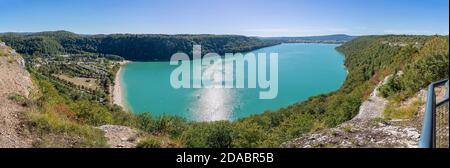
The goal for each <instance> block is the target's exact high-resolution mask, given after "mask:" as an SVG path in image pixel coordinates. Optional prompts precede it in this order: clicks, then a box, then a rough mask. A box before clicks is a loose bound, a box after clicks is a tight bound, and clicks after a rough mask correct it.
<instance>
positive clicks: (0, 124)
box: [0, 46, 33, 148]
mask: <svg viewBox="0 0 450 168" xmlns="http://www.w3.org/2000/svg"><path fill="white" fill-rule="evenodd" d="M0 49H2V50H9V48H7V47H6V46H3V47H0ZM23 65H24V61H23V59H22V58H21V57H20V56H19V55H16V56H13V55H7V56H0V148H21V147H31V142H32V141H31V139H30V138H28V135H27V133H25V130H26V129H25V127H24V125H23V124H22V123H21V119H20V115H19V113H20V111H24V110H26V108H25V107H22V106H21V105H19V104H18V103H17V102H14V101H12V100H10V99H9V97H10V96H12V95H21V96H24V97H27V96H29V93H30V90H32V86H33V85H32V82H31V79H30V75H29V74H28V72H27V71H26V70H25V69H24V66H23Z"/></svg>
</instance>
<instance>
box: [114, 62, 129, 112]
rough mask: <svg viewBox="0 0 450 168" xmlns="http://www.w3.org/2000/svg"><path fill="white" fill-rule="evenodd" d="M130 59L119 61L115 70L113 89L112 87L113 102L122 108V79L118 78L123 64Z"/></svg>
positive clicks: (123, 105) (123, 106)
mask: <svg viewBox="0 0 450 168" xmlns="http://www.w3.org/2000/svg"><path fill="white" fill-rule="evenodd" d="M129 62H130V61H122V62H119V64H120V69H119V70H118V71H117V73H116V77H115V79H114V89H113V103H114V104H117V105H119V106H120V107H122V108H126V107H125V104H124V103H123V102H124V100H123V99H124V97H123V96H124V95H123V90H122V83H121V82H122V81H121V80H120V79H121V78H120V76H121V74H122V71H123V66H124V65H125V64H127V63H129Z"/></svg>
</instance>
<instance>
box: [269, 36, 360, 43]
mask: <svg viewBox="0 0 450 168" xmlns="http://www.w3.org/2000/svg"><path fill="white" fill-rule="evenodd" d="M354 38H356V36H350V35H346V34H334V35H326V36H305V37H260V39H262V40H266V41H276V42H284V43H345V42H347V41H350V40H353V39H354Z"/></svg>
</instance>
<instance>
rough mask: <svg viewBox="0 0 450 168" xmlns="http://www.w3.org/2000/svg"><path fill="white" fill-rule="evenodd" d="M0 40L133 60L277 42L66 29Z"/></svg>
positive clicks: (32, 50) (27, 50) (24, 48)
mask: <svg viewBox="0 0 450 168" xmlns="http://www.w3.org/2000/svg"><path fill="white" fill-rule="evenodd" d="M0 40H2V41H4V42H6V44H7V45H10V46H11V47H13V48H14V49H16V50H17V51H18V52H19V53H23V54H27V55H43V56H46V55H61V54H86V53H100V54H112V55H119V56H121V57H123V58H125V59H127V60H132V61H155V60H158V61H166V60H169V59H170V57H171V56H172V54H174V53H177V52H184V53H187V54H188V55H190V56H191V55H192V46H193V45H195V44H198V45H201V46H202V53H210V52H215V53H218V54H224V53H236V52H246V51H251V50H254V49H258V48H262V47H266V46H271V45H275V44H278V43H277V42H276V41H264V40H261V39H258V38H256V37H246V36H239V35H209V34H200V35H164V34H110V35H79V34H75V33H72V32H68V31H48V32H38V33H31V34H28V33H26V34H23V33H5V34H0Z"/></svg>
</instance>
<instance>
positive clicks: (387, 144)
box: [282, 119, 420, 148]
mask: <svg viewBox="0 0 450 168" xmlns="http://www.w3.org/2000/svg"><path fill="white" fill-rule="evenodd" d="M419 137H420V134H419V131H418V130H417V129H415V128H411V127H403V126H400V125H396V123H394V122H375V121H374V120H372V121H368V120H357V119H355V120H352V121H349V122H347V123H344V124H341V125H339V126H338V127H336V128H331V129H325V130H322V131H319V132H316V133H314V134H308V135H306V136H302V137H300V138H297V139H294V140H292V141H290V142H287V143H284V144H283V145H282V146H283V147H298V148H313V147H336V148H415V147H417V146H418V142H419Z"/></svg>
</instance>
